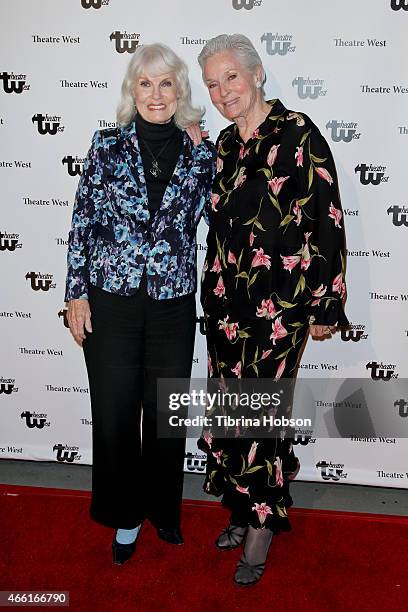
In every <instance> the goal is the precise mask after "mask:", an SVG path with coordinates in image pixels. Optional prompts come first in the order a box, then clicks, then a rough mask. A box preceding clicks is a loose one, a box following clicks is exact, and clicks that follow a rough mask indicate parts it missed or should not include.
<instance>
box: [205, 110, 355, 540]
mask: <svg viewBox="0 0 408 612" xmlns="http://www.w3.org/2000/svg"><path fill="white" fill-rule="evenodd" d="M269 104H271V107H272V108H271V111H270V113H269V115H268V116H267V117H266V119H265V121H264V122H263V123H262V124H261V125H260V126H259V127H258V128H257V129H256V130H255V131H254V133H253V134H252V136H251V138H250V139H249V140H248V141H247V142H246V143H244V142H243V141H242V139H241V137H240V135H239V131H238V128H237V126H236V125H234V124H233V125H230V126H228V127H227V128H226V129H224V130H223V131H222V132H221V133H220V135H219V137H218V139H217V150H218V158H217V175H216V178H215V182H214V185H213V192H212V195H211V210H210V211H209V233H208V238H207V256H206V260H205V263H204V269H203V275H202V288H201V301H202V306H203V310H204V315H205V319H206V326H207V346H208V374H209V377H210V378H216V379H220V380H222V379H228V378H229V379H231V378H233V377H237V378H239V379H244V378H264V379H265V378H269V379H270V380H275V381H276V380H277V379H280V378H281V377H284V378H285V379H292V380H293V381H294V378H295V376H296V372H297V366H298V362H299V356H300V354H301V351H302V348H303V347H304V343H305V340H306V338H307V334H308V328H309V324H310V323H315V324H323V325H347V324H348V321H347V318H346V316H345V314H344V311H343V301H344V298H345V292H346V287H345V280H344V274H345V239H344V225H343V214H342V209H341V204H340V196H339V190H338V185H337V176H336V170H335V166H334V162H333V158H332V155H331V153H330V150H329V147H328V145H327V143H326V141H325V139H324V138H323V136H322V135H321V134H320V132H319V130H318V128H317V127H316V126H315V125H314V124H313V123H312V121H311V120H310V119H309V118H308V117H307V116H306V115H303V114H300V113H295V112H291V111H289V110H287V109H286V108H285V107H284V106H283V104H282V103H281V102H280V101H279V100H272V101H270V102H269ZM198 446H199V448H201V449H202V450H203V451H205V452H206V453H207V456H208V461H207V475H206V480H205V484H204V490H205V491H207V492H208V493H210V494H214V495H221V494H223V503H224V504H225V505H227V506H228V507H230V508H231V510H232V516H231V522H232V523H233V524H239V525H248V524H250V525H252V526H254V527H255V528H262V527H267V528H270V529H272V530H273V531H274V532H279V531H280V530H288V529H290V524H289V521H288V518H287V508H288V507H289V506H290V505H291V504H292V500H291V497H290V494H289V482H290V479H291V476H293V474H294V473H296V471H297V468H298V460H297V458H296V457H295V455H294V453H293V447H292V443H291V438H290V437H287V436H285V437H284V438H282V437H276V438H262V437H259V438H257V439H248V438H243V437H235V438H234V437H233V436H229V437H228V436H226V437H219V436H218V437H217V436H216V435H215V432H214V431H212V429H211V428H210V429H206V430H204V432H203V435H202V437H201V438H200V440H199V442H198Z"/></svg>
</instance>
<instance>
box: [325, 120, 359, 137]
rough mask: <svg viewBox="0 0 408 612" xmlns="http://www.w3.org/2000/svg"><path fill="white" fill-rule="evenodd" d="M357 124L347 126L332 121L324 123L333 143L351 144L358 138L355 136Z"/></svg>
mask: <svg viewBox="0 0 408 612" xmlns="http://www.w3.org/2000/svg"><path fill="white" fill-rule="evenodd" d="M356 127H357V124H356V123H353V124H347V123H344V122H343V121H336V119H332V120H331V121H329V122H328V123H326V130H330V136H331V139H332V140H333V142H341V141H343V142H351V141H352V140H353V139H354V140H356V139H358V138H360V134H357V130H356Z"/></svg>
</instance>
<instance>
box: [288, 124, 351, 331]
mask: <svg viewBox="0 0 408 612" xmlns="http://www.w3.org/2000/svg"><path fill="white" fill-rule="evenodd" d="M295 159H296V163H297V166H298V172H299V176H300V185H301V190H302V191H301V196H300V198H299V199H298V200H297V202H296V204H295V207H296V214H297V215H299V216H300V217H301V222H302V227H303V229H304V232H303V234H304V235H303V247H302V253H301V268H302V270H303V274H304V291H305V296H304V297H305V298H306V303H307V307H308V310H309V323H310V325H311V333H312V335H317V336H322V335H324V333H327V330H328V329H330V328H332V329H333V327H334V326H337V325H348V320H347V318H346V315H345V313H344V310H343V306H344V303H345V298H346V284H345V272H346V240H345V231H344V217H343V211H342V206H341V202H340V193H339V186H338V180H337V172H336V167H335V164H334V160H333V156H332V154H331V151H330V149H329V146H328V144H327V142H326V140H325V139H324V138H323V136H322V135H321V134H320V132H319V130H318V129H317V128H316V127H315V126H312V127H311V128H310V129H309V130H308V131H306V132H305V133H304V135H303V136H302V138H301V140H300V142H299V146H298V147H296V153H295Z"/></svg>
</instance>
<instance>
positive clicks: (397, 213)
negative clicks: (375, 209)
mask: <svg viewBox="0 0 408 612" xmlns="http://www.w3.org/2000/svg"><path fill="white" fill-rule="evenodd" d="M387 214H388V215H392V216H391V221H392V223H393V225H395V227H401V226H404V227H408V208H407V207H406V206H390V207H389V208H388V209H387Z"/></svg>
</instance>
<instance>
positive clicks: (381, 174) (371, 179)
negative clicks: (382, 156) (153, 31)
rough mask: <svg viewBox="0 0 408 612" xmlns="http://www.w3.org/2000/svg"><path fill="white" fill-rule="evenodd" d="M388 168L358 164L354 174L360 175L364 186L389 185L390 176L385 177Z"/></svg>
mask: <svg viewBox="0 0 408 612" xmlns="http://www.w3.org/2000/svg"><path fill="white" fill-rule="evenodd" d="M386 171H387V166H373V165H372V164H368V165H367V164H358V166H356V167H355V168H354V173H355V174H358V175H359V179H360V183H361V184H362V185H380V184H381V183H387V182H388V179H389V178H390V177H389V176H385V173H386Z"/></svg>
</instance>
